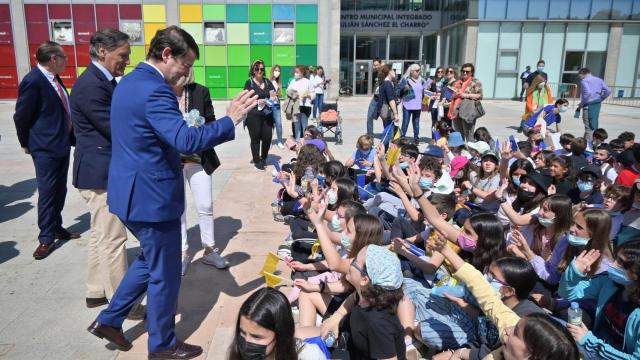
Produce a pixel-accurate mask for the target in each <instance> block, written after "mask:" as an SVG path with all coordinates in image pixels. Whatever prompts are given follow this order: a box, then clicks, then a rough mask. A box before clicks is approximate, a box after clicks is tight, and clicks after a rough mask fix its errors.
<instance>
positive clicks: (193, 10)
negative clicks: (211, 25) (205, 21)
mask: <svg viewBox="0 0 640 360" xmlns="http://www.w3.org/2000/svg"><path fill="white" fill-rule="evenodd" d="M180 22H202V5H201V4H180Z"/></svg>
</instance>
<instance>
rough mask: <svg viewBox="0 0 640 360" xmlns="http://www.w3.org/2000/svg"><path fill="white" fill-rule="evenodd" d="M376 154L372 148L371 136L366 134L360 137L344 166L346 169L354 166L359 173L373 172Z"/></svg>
mask: <svg viewBox="0 0 640 360" xmlns="http://www.w3.org/2000/svg"><path fill="white" fill-rule="evenodd" d="M376 154H377V151H376V149H374V148H373V136H371V135H368V134H365V135H361V136H360V137H359V138H358V141H357V143H356V150H355V151H354V152H353V154H352V155H351V157H350V158H349V159H348V160H347V161H345V163H344V166H345V167H347V168H350V167H352V166H355V167H356V169H357V170H358V171H361V172H367V171H370V170H373V163H374V161H375V158H376Z"/></svg>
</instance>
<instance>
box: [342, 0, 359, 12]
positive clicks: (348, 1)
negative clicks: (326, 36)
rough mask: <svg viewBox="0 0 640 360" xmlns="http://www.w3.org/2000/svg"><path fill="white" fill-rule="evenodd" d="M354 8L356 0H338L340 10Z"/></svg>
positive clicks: (351, 9)
mask: <svg viewBox="0 0 640 360" xmlns="http://www.w3.org/2000/svg"><path fill="white" fill-rule="evenodd" d="M355 9H356V0H340V10H342V11H353V10H355Z"/></svg>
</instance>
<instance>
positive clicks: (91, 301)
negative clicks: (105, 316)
mask: <svg viewBox="0 0 640 360" xmlns="http://www.w3.org/2000/svg"><path fill="white" fill-rule="evenodd" d="M86 301H87V307H88V308H89V309H91V308H95V307H98V306H102V305H107V304H108V303H109V300H107V298H106V297H101V298H87V299H86Z"/></svg>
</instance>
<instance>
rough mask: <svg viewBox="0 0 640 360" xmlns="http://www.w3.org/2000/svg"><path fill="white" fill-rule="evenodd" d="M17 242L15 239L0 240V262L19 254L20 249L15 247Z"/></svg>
mask: <svg viewBox="0 0 640 360" xmlns="http://www.w3.org/2000/svg"><path fill="white" fill-rule="evenodd" d="M17 244H18V243H17V242H15V241H3V242H0V264H2V263H4V262H6V261H9V260H11V259H13V258H14V257H16V256H18V255H19V254H20V251H19V250H18V249H16V245H17Z"/></svg>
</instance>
